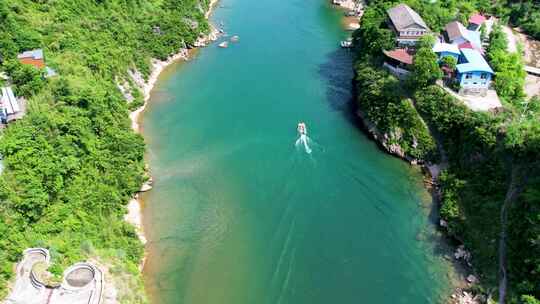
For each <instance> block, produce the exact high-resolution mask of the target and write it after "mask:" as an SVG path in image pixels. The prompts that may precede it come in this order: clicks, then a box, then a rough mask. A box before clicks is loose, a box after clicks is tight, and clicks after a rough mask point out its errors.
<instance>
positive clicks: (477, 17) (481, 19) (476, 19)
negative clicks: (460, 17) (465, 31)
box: [469, 13, 486, 25]
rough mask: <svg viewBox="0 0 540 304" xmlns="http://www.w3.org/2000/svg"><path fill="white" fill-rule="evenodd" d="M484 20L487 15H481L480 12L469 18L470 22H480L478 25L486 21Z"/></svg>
mask: <svg viewBox="0 0 540 304" xmlns="http://www.w3.org/2000/svg"><path fill="white" fill-rule="evenodd" d="M484 21H486V17H484V16H483V15H481V14H479V13H476V14H474V15H472V16H471V18H469V23H474V24H478V25H482V23H484Z"/></svg>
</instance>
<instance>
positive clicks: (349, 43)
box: [340, 38, 353, 49]
mask: <svg viewBox="0 0 540 304" xmlns="http://www.w3.org/2000/svg"><path fill="white" fill-rule="evenodd" d="M340 45H341V47H342V48H344V49H346V48H351V47H352V46H353V43H352V39H351V38H349V39H347V40H343V41H341V42H340Z"/></svg>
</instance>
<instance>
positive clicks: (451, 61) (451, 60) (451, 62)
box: [441, 56, 457, 70]
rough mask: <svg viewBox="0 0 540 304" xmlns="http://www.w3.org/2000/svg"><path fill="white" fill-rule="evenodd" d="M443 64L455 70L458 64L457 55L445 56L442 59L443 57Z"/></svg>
mask: <svg viewBox="0 0 540 304" xmlns="http://www.w3.org/2000/svg"><path fill="white" fill-rule="evenodd" d="M441 65H443V66H445V67H447V68H449V69H451V70H455V69H456V65H457V59H456V57H453V56H444V57H443V58H442V59H441Z"/></svg>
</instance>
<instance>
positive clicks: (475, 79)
mask: <svg viewBox="0 0 540 304" xmlns="http://www.w3.org/2000/svg"><path fill="white" fill-rule="evenodd" d="M482 74H485V76H486V79H482ZM467 75H470V78H467ZM457 79H458V80H459V86H460V87H461V88H462V89H488V88H489V84H490V82H491V74H490V73H486V72H481V71H473V72H470V73H462V74H458V75H457Z"/></svg>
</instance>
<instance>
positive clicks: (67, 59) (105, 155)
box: [0, 0, 209, 302]
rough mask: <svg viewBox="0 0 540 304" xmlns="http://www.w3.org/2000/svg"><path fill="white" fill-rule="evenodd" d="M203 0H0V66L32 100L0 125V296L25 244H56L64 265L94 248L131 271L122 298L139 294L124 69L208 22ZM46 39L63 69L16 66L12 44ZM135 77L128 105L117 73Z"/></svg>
mask: <svg viewBox="0 0 540 304" xmlns="http://www.w3.org/2000/svg"><path fill="white" fill-rule="evenodd" d="M208 4H209V3H208V0H99V1H98V0H54V1H53V0H3V1H0V60H1V65H0V70H1V71H3V72H5V74H7V76H8V77H9V78H10V79H9V80H5V81H3V82H4V83H7V84H11V85H12V86H13V89H14V91H15V93H16V94H17V95H19V96H20V97H25V98H26V99H27V100H28V109H29V111H28V113H27V115H26V116H25V117H24V119H22V120H19V121H16V122H13V123H11V124H9V125H8V127H7V128H6V129H4V130H2V133H1V135H0V136H1V137H0V155H1V156H2V158H3V160H2V162H3V165H4V167H5V168H4V172H3V173H2V175H1V176H0V235H1V238H0V298H1V297H3V296H4V295H5V292H6V284H7V281H8V280H9V279H10V278H11V277H12V276H13V272H12V271H13V263H14V262H16V261H17V260H18V258H19V257H20V255H21V253H22V251H23V250H24V249H25V248H27V247H35V246H44V247H47V248H49V249H50V251H51V254H52V258H53V261H52V262H53V266H52V267H51V269H50V270H51V271H52V272H53V273H54V274H56V275H59V274H61V272H62V271H63V269H64V267H66V266H67V265H69V264H70V263H73V262H75V261H79V260H82V259H85V258H87V257H89V256H91V257H94V256H99V257H100V259H101V260H104V261H105V262H106V263H109V264H111V265H112V266H113V269H114V270H115V271H117V272H122V271H123V272H128V273H131V274H133V275H134V277H135V281H134V283H133V284H135V285H136V286H129V287H127V288H130V289H132V290H127V291H128V292H126V293H125V294H120V296H124V298H123V301H124V302H141V301H143V300H144V299H143V297H141V296H139V293H137V292H135V290H134V288H135V289H141V288H142V287H141V286H142V283H141V280H140V274H139V271H138V265H139V263H140V260H141V257H142V253H143V250H142V246H141V244H140V242H139V240H138V239H137V236H136V234H135V232H134V228H133V227H131V226H130V225H128V224H127V223H125V222H124V221H123V216H124V214H125V213H126V207H125V206H126V204H127V201H128V200H129V198H130V197H131V196H132V195H133V193H134V192H136V191H137V190H138V189H139V188H140V185H141V183H142V182H143V178H144V177H143V176H144V175H143V173H144V172H143V171H144V164H143V153H144V142H143V140H142V138H141V136H139V135H137V134H135V133H133V132H132V130H131V129H130V123H129V119H128V107H131V108H133V107H134V105H137V104H140V102H141V98H142V97H141V94H140V92H139V91H138V90H137V89H136V88H135V86H134V84H133V81H131V80H130V78H129V77H128V76H127V75H128V73H127V71H128V69H132V70H135V69H136V70H138V71H140V72H141V73H142V75H144V76H145V77H146V76H147V75H148V74H149V72H150V59H151V58H159V59H165V58H167V57H168V56H169V55H170V54H172V53H176V52H177V51H178V50H179V49H180V48H182V47H186V46H190V45H191V44H193V42H194V41H195V40H196V39H197V38H198V37H199V36H200V35H201V33H204V32H207V31H208V24H207V22H206V19H205V18H204V12H205V11H206V10H207V9H208ZM38 48H42V49H43V50H44V53H45V60H46V64H47V65H48V66H49V67H52V68H54V69H55V70H56V71H57V72H58V74H59V76H57V77H52V78H44V77H43V73H44V71H43V70H38V69H36V68H34V67H32V66H29V65H24V66H23V65H21V64H20V63H19V62H18V61H17V54H18V53H20V52H23V51H26V50H31V49H38ZM124 81H126V82H127V83H130V84H131V90H132V93H133V95H134V97H135V101H134V102H133V103H132V104H131V105H129V106H128V104H127V103H126V101H125V100H124V99H123V96H122V95H121V93H120V92H119V90H118V88H117V86H116V83H123V82H124Z"/></svg>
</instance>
